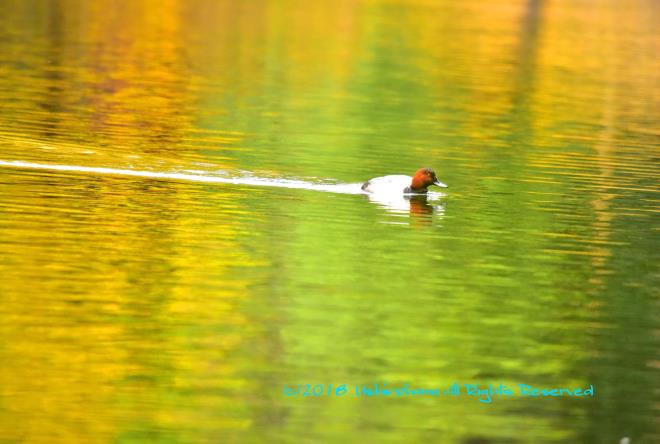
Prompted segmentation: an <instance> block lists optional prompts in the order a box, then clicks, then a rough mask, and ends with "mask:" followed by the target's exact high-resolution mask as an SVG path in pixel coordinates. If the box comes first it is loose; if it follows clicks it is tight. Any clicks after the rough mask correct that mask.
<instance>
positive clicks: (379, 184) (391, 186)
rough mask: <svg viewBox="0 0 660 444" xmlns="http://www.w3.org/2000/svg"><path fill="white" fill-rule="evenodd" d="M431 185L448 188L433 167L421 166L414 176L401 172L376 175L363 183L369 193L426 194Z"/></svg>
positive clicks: (363, 188)
mask: <svg viewBox="0 0 660 444" xmlns="http://www.w3.org/2000/svg"><path fill="white" fill-rule="evenodd" d="M431 185H436V186H438V187H443V188H447V185H445V184H444V183H442V182H440V181H439V180H438V178H437V177H436V175H435V172H434V171H433V170H432V169H431V168H420V169H419V170H417V172H416V173H415V175H414V176H413V177H410V176H404V175H399V174H395V175H391V176H383V177H374V178H373V179H369V180H368V181H366V182H365V183H363V184H362V190H364V191H366V192H368V193H388V194H390V193H396V194H426V192H427V191H428V190H427V188H428V187H430V186H431Z"/></svg>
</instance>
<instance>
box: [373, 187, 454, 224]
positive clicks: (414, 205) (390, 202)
mask: <svg viewBox="0 0 660 444" xmlns="http://www.w3.org/2000/svg"><path fill="white" fill-rule="evenodd" d="M366 196H367V198H368V199H369V201H370V202H371V203H374V204H376V205H378V206H379V207H382V208H384V209H385V210H387V211H388V212H389V213H393V214H398V215H410V217H411V218H415V219H419V220H426V221H429V222H430V221H431V220H432V217H431V216H435V218H437V217H438V216H440V217H442V216H443V215H444V213H445V205H444V203H441V202H438V201H436V200H435V199H436V198H438V197H441V196H443V194H442V193H432V194H431V193H429V195H426V194H409V195H403V194H402V195H400V196H392V195H382V194H366Z"/></svg>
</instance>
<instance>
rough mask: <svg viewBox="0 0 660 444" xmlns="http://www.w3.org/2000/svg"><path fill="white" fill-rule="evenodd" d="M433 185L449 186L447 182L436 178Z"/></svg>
mask: <svg viewBox="0 0 660 444" xmlns="http://www.w3.org/2000/svg"><path fill="white" fill-rule="evenodd" d="M433 185H437V186H439V187H442V188H448V187H447V184H445V183H442V182H440V181H439V180H438V179H436V180H435V181H434V182H433Z"/></svg>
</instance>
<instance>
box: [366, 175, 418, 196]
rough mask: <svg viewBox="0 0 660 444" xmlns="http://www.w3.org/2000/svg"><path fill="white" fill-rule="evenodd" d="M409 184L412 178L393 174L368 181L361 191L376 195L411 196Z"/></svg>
mask: <svg viewBox="0 0 660 444" xmlns="http://www.w3.org/2000/svg"><path fill="white" fill-rule="evenodd" d="M410 184H412V177H410V176H405V175H403V174H393V175H391V176H382V177H374V178H373V179H369V180H368V181H366V182H365V183H364V185H362V189H363V190H364V191H366V192H368V193H377V194H395V195H396V194H399V195H400V194H411V193H412V190H411V189H410Z"/></svg>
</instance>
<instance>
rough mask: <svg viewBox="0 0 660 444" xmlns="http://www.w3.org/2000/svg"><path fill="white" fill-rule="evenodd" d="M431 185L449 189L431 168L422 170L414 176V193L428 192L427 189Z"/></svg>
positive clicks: (412, 186) (412, 187)
mask: <svg viewBox="0 0 660 444" xmlns="http://www.w3.org/2000/svg"><path fill="white" fill-rule="evenodd" d="M431 185H437V186H439V187H443V188H447V185H445V184H444V183H442V182H440V181H439V180H438V178H437V177H436V175H435V172H434V171H433V170H432V169H431V168H421V169H419V170H417V172H416V173H415V175H414V176H413V180H412V184H411V185H410V188H411V189H412V190H413V191H418V192H426V188H427V187H430V186H431Z"/></svg>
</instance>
